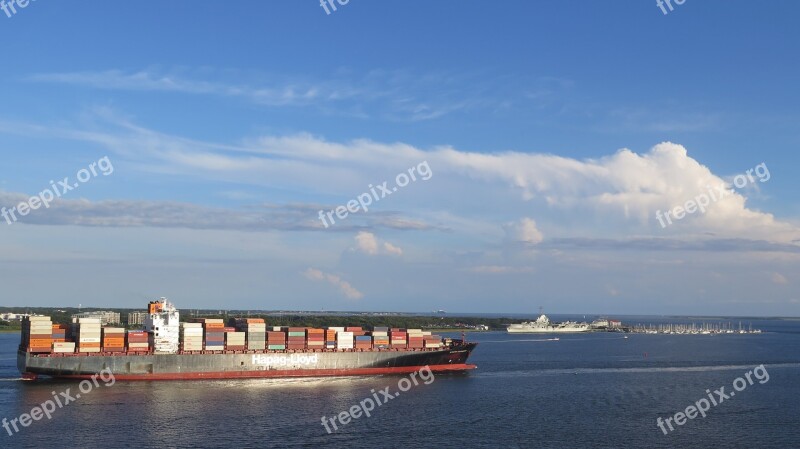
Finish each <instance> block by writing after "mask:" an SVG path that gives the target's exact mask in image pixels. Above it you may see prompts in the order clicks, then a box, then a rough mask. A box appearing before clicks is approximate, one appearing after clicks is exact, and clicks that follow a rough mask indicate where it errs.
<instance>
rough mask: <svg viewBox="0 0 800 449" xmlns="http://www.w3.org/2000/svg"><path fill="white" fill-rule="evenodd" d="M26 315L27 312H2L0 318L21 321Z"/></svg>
mask: <svg viewBox="0 0 800 449" xmlns="http://www.w3.org/2000/svg"><path fill="white" fill-rule="evenodd" d="M26 316H28V314H27V313H4V314H2V315H0V320H3V321H21V320H22V319H23V318H25V317H26Z"/></svg>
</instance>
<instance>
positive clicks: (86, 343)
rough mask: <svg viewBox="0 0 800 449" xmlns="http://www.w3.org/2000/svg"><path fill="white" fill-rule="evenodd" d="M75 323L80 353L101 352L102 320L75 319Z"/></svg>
mask: <svg viewBox="0 0 800 449" xmlns="http://www.w3.org/2000/svg"><path fill="white" fill-rule="evenodd" d="M75 320H77V323H75ZM73 323H74V326H75V330H76V334H77V336H78V338H77V340H78V352H86V353H89V352H100V341H101V337H102V334H101V330H100V329H101V328H100V318H77V319H76V318H73Z"/></svg>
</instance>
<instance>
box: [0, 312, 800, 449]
mask: <svg viewBox="0 0 800 449" xmlns="http://www.w3.org/2000/svg"><path fill="white" fill-rule="evenodd" d="M650 322H652V320H650ZM753 325H754V326H758V327H760V328H762V329H764V330H765V331H767V332H766V333H764V334H761V335H720V336H689V335H687V336H670V335H638V334H635V335H629V338H627V339H625V338H623V336H622V335H619V334H586V335H566V336H563V335H562V336H559V338H560V340H558V341H549V340H547V338H548V337H541V336H532V335H516V336H510V335H507V334H505V333H501V332H488V333H480V334H478V333H474V334H468V337H469V338H470V339H471V340H474V341H478V342H480V343H481V344H480V345H479V346H478V349H477V350H476V351H475V353H474V354H473V357H472V359H471V361H472V362H474V363H476V364H477V365H478V366H479V368H478V369H477V370H475V371H473V372H471V373H469V374H466V375H449V376H445V375H439V376H436V378H435V380H434V381H432V382H431V383H430V384H428V385H425V384H424V383H422V382H420V385H419V386H412V387H411V388H410V389H409V390H408V391H407V392H403V393H402V394H401V395H400V396H398V397H396V398H394V399H392V400H390V401H388V402H387V403H386V404H384V405H382V406H380V407H377V408H376V409H375V410H374V411H373V412H372V416H371V417H370V418H365V417H361V418H360V419H357V420H354V421H352V422H350V423H349V424H347V425H345V426H341V425H340V429H339V431H338V432H334V433H332V434H328V433H327V432H326V431H325V428H324V427H323V426H322V423H321V417H322V416H323V415H325V416H333V415H335V414H338V413H339V412H341V411H343V410H346V409H349V408H350V407H351V406H353V405H355V404H357V403H359V402H360V401H362V400H364V399H366V398H369V397H372V393H371V390H373V389H374V390H376V391H377V390H382V389H384V388H385V387H391V389H390V391H391V392H392V393H394V392H397V391H398V390H397V385H398V381H400V379H402V378H403V376H376V377H367V378H336V379H302V380H246V381H209V382H128V383H123V382H117V383H116V384H115V385H113V386H109V387H106V386H103V384H102V383H101V386H100V387H97V388H95V389H94V390H93V391H91V392H90V393H88V394H85V395H82V397H81V398H80V399H77V400H76V401H75V402H73V403H72V404H70V405H68V406H66V407H64V408H63V409H60V410H57V411H56V412H55V413H54V415H53V417H52V419H50V420H47V419H44V420H41V421H38V422H34V423H32V424H31V425H30V426H29V427H27V428H21V431H20V432H19V433H17V434H15V435H13V436H9V435H8V434H7V433H6V431H5V430H4V429H2V428H0V447H14V448H16V447H29V448H51V447H58V448H106V447H113V448H127V447H131V448H133V447H138V448H168V447H178V448H212V447H226V448H227V447H230V448H239V447H243V448H264V447H323V446H324V447H382V448H403V447H442V448H449V447H453V448H456V447H503V448H507V447H511V448H513V447H519V448H535V447H542V448H577V447H609V448H610V447H631V448H644V447H704V448H711V447H726V448H738V447H741V448H752V447H758V448H773V447H774V448H798V447H800V323H797V322H785V321H784V322H781V321H760V322H758V323H756V322H753ZM18 342H19V336H18V335H16V334H0V378H1V379H0V418H2V417H5V418H7V419H12V418H16V417H18V416H19V415H20V414H22V413H25V412H29V411H30V410H31V408H33V407H35V406H37V405H39V404H40V403H42V402H44V401H46V400H47V399H49V398H50V397H51V396H52V393H51V392H53V391H55V392H63V391H65V390H66V389H67V388H70V389H71V394H72V395H74V394H75V392H76V391H77V385H76V384H75V383H70V382H62V381H58V382H57V381H49V382H38V383H31V382H23V381H21V380H19V373H18V372H17V370H16V361H15V350H16V345H17V344H18ZM761 364H764V365H766V369H767V372H768V373H769V380H768V381H767V382H766V383H764V384H760V383H758V381H756V383H755V384H754V385H752V386H748V387H747V388H746V389H744V390H743V391H741V392H739V393H737V395H736V396H735V397H732V398H730V399H729V400H726V401H724V402H723V403H721V404H719V405H718V406H716V407H712V408H711V410H709V411H708V412H707V416H706V417H705V418H701V417H697V418H695V419H693V420H690V421H688V422H687V423H686V424H684V425H683V426H675V427H676V430H675V431H674V432H671V433H669V434H668V435H664V434H663V433H662V431H661V430H660V429H659V428H658V427H657V426H656V418H658V417H662V418H667V417H670V416H672V415H674V414H675V413H676V412H678V411H681V410H684V409H685V408H686V407H687V406H689V405H691V404H693V403H695V402H696V401H698V400H700V399H702V398H705V397H707V395H706V389H709V390H716V389H718V388H719V387H721V386H725V387H726V390H725V391H726V392H730V391H731V390H732V383H733V382H734V380H735V379H736V378H737V377H739V376H743V375H744V373H745V372H747V371H749V370H752V369H753V368H754V367H756V366H757V365H761Z"/></svg>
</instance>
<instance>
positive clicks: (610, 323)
mask: <svg viewBox="0 0 800 449" xmlns="http://www.w3.org/2000/svg"><path fill="white" fill-rule="evenodd" d="M608 327H613V328H617V327H622V321H620V320H608Z"/></svg>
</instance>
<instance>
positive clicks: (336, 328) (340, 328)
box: [328, 327, 344, 332]
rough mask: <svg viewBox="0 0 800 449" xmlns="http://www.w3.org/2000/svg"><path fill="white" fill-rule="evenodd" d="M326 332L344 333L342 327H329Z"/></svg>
mask: <svg viewBox="0 0 800 449" xmlns="http://www.w3.org/2000/svg"><path fill="white" fill-rule="evenodd" d="M328 330H332V331H336V332H344V328H343V327H329V328H328Z"/></svg>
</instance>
